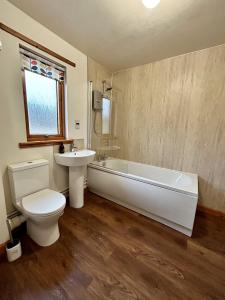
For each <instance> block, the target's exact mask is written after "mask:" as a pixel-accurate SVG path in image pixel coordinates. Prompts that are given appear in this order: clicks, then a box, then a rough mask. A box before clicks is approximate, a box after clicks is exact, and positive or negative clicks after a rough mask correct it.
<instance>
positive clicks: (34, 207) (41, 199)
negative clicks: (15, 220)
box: [21, 189, 66, 217]
mask: <svg viewBox="0 0 225 300" xmlns="http://www.w3.org/2000/svg"><path fill="white" fill-rule="evenodd" d="M65 204H66V199H65V197H64V196H63V195H62V194H61V193H59V192H56V191H53V190H50V189H44V190H41V191H38V192H36V193H33V194H31V195H28V196H26V197H24V198H22V201H21V206H22V208H23V210H24V212H25V213H27V214H28V215H33V216H40V217H45V216H46V217H47V216H50V215H54V214H57V213H58V212H60V211H62V210H63V209H64V207H65Z"/></svg>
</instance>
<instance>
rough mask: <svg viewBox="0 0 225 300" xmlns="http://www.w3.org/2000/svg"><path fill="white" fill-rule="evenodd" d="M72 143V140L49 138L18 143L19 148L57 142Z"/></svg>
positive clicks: (48, 144)
mask: <svg viewBox="0 0 225 300" xmlns="http://www.w3.org/2000/svg"><path fill="white" fill-rule="evenodd" d="M61 143H63V144H72V143H73V140H64V139H62V140H49V141H31V142H25V143H19V148H33V147H44V146H52V145H59V144H61Z"/></svg>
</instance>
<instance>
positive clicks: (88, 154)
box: [55, 150, 95, 167]
mask: <svg viewBox="0 0 225 300" xmlns="http://www.w3.org/2000/svg"><path fill="white" fill-rule="evenodd" d="M94 156H95V151H92V150H80V151H75V152H65V153H63V154H60V153H56V154H55V160H56V162H57V163H58V164H59V165H63V166H67V167H79V166H85V165H87V164H89V163H90V162H91V161H93V159H94Z"/></svg>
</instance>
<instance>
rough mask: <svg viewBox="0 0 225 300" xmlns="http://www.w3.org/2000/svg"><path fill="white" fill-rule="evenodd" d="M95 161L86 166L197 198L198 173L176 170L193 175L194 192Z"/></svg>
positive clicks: (110, 158)
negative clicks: (114, 168) (97, 163)
mask: <svg viewBox="0 0 225 300" xmlns="http://www.w3.org/2000/svg"><path fill="white" fill-rule="evenodd" d="M106 160H122V161H126V162H131V161H129V160H124V159H119V158H112V157H109V158H107V159H106ZM95 162H96V161H93V162H91V163H90V164H88V166H87V167H88V168H93V169H97V170H100V171H103V172H107V173H110V174H115V175H118V176H121V177H126V178H129V179H133V180H136V181H139V182H143V183H147V184H152V185H154V186H158V187H160V188H163V189H167V190H168V189H169V190H172V191H175V192H177V193H180V194H185V195H189V196H192V197H196V198H197V199H198V175H197V174H193V173H187V172H182V171H177V172H180V173H183V174H185V175H189V176H190V175H192V176H194V177H195V180H197V182H196V185H197V192H196V193H194V192H190V191H186V190H183V189H179V188H176V187H174V186H170V185H167V184H165V183H160V182H158V181H155V180H150V179H147V178H144V177H140V176H136V175H132V174H129V173H123V172H120V171H116V170H113V169H109V168H106V167H104V166H99V165H96V164H95ZM133 163H136V162H133ZM137 164H141V165H145V164H142V163H138V162H137ZM154 167H155V166H154ZM157 168H160V169H166V168H161V167H157ZM166 170H171V169H166ZM171 171H176V170H171Z"/></svg>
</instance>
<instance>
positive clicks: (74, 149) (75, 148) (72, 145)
mask: <svg viewBox="0 0 225 300" xmlns="http://www.w3.org/2000/svg"><path fill="white" fill-rule="evenodd" d="M77 150H78V147H77V146H75V145H74V143H73V144H71V145H70V151H71V152H76V151H77Z"/></svg>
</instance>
